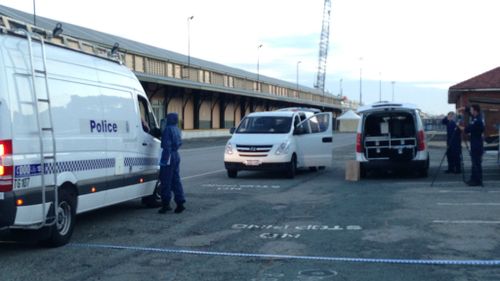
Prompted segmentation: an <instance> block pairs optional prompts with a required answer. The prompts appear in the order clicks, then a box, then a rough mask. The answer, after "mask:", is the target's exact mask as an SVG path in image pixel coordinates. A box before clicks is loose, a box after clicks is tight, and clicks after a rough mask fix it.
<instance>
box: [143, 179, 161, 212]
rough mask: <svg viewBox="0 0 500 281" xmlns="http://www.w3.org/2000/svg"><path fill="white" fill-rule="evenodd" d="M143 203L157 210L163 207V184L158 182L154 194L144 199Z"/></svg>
mask: <svg viewBox="0 0 500 281" xmlns="http://www.w3.org/2000/svg"><path fill="white" fill-rule="evenodd" d="M141 202H142V204H144V205H145V206H146V207H148V208H157V207H160V206H161V184H160V181H159V180H158V181H156V185H155V189H154V191H153V194H152V195H149V196H146V197H142V200H141Z"/></svg>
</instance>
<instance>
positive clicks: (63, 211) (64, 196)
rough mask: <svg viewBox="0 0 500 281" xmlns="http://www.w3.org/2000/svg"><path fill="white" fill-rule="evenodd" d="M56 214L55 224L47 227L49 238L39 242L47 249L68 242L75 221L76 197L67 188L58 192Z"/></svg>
mask: <svg viewBox="0 0 500 281" xmlns="http://www.w3.org/2000/svg"><path fill="white" fill-rule="evenodd" d="M56 211H57V213H58V216H57V220H56V222H55V224H53V225H52V226H49V228H50V236H49V238H48V239H47V240H42V241H40V242H41V243H42V245H44V246H48V247H59V246H62V245H65V244H67V243H68V242H69V240H70V238H71V235H72V234H73V229H74V227H75V219H76V196H75V194H73V193H72V192H71V191H70V190H69V189H67V188H61V189H60V190H59V202H58V206H57V208H56Z"/></svg>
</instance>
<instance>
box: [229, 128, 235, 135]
mask: <svg viewBox="0 0 500 281" xmlns="http://www.w3.org/2000/svg"><path fill="white" fill-rule="evenodd" d="M234 131H236V128H235V127H232V128H231V129H229V133H230V134H231V135H232V134H234Z"/></svg>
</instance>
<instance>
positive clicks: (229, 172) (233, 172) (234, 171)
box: [227, 170, 238, 179]
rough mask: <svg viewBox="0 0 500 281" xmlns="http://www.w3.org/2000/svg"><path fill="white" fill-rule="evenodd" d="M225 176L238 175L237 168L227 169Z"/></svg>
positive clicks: (233, 176) (232, 176) (234, 176)
mask: <svg viewBox="0 0 500 281" xmlns="http://www.w3.org/2000/svg"><path fill="white" fill-rule="evenodd" d="M227 176H228V177H229V178H232V179H234V178H236V177H237V176H238V170H227Z"/></svg>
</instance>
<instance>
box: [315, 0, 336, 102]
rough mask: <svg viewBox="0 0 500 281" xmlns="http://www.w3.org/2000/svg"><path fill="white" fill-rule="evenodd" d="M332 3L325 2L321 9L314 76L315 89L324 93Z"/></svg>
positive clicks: (328, 0) (326, 0) (327, 0)
mask: <svg viewBox="0 0 500 281" xmlns="http://www.w3.org/2000/svg"><path fill="white" fill-rule="evenodd" d="M331 6H332V3H331V1H330V0H325V4H324V7H323V24H322V27H321V40H320V42H319V58H318V73H317V75H316V83H315V85H314V87H315V88H317V89H320V90H321V92H322V93H323V94H324V93H325V76H326V60H327V58H328V43H329V40H330V11H331Z"/></svg>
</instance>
